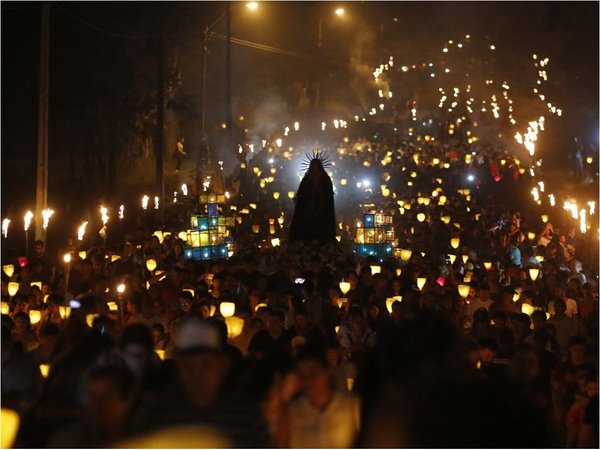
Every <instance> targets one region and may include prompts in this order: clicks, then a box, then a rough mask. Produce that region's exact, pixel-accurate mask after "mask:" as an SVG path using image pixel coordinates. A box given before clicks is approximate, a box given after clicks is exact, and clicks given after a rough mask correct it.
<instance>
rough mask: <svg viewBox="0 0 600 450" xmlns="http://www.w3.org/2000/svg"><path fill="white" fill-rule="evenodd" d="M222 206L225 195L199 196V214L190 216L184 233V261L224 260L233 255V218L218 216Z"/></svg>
mask: <svg viewBox="0 0 600 450" xmlns="http://www.w3.org/2000/svg"><path fill="white" fill-rule="evenodd" d="M224 204H225V195H217V194H202V195H200V214H192V216H191V217H190V229H189V230H188V231H187V233H186V240H187V245H186V246H185V248H184V255H185V257H186V259H194V260H209V259H226V258H229V257H231V256H232V255H233V252H234V242H233V238H232V237H231V229H232V228H233V227H234V225H235V218H234V217H227V216H222V215H219V207H220V206H221V205H224ZM221 209H222V208H221Z"/></svg>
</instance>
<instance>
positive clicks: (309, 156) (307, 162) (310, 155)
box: [302, 150, 331, 170]
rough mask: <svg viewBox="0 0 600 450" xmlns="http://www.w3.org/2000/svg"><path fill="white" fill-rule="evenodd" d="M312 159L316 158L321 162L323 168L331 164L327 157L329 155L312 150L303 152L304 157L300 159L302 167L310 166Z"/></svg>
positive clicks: (304, 168) (305, 168)
mask: <svg viewBox="0 0 600 450" xmlns="http://www.w3.org/2000/svg"><path fill="white" fill-rule="evenodd" d="M314 160H317V161H319V162H320V163H321V165H322V166H323V168H326V167H330V166H331V160H330V159H329V155H327V154H326V153H322V152H320V151H319V150H317V151H316V152H315V151H314V150H313V151H312V153H305V154H304V159H303V160H302V169H303V170H307V169H308V168H309V167H310V163H311V162H313V161H314Z"/></svg>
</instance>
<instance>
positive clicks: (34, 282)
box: [29, 281, 42, 291]
mask: <svg viewBox="0 0 600 450" xmlns="http://www.w3.org/2000/svg"><path fill="white" fill-rule="evenodd" d="M29 285H30V286H37V287H38V289H39V290H40V291H41V290H42V282H41V281H32V282H31V283H29Z"/></svg>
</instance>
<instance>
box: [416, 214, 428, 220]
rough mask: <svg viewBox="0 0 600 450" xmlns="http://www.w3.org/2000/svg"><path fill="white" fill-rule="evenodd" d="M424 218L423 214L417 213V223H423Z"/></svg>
mask: <svg viewBox="0 0 600 450" xmlns="http://www.w3.org/2000/svg"><path fill="white" fill-rule="evenodd" d="M425 218H426V216H425V214H424V213H419V214H417V220H418V221H419V222H423V221H424V220H425Z"/></svg>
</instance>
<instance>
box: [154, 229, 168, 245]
mask: <svg viewBox="0 0 600 450" xmlns="http://www.w3.org/2000/svg"><path fill="white" fill-rule="evenodd" d="M152 235H153V236H156V237H157V238H158V242H160V243H161V244H162V243H163V240H164V239H165V235H164V234H163V232H162V231H160V230H159V231H155V232H154V233H153V234H152Z"/></svg>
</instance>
